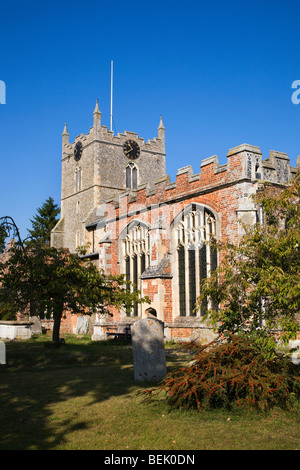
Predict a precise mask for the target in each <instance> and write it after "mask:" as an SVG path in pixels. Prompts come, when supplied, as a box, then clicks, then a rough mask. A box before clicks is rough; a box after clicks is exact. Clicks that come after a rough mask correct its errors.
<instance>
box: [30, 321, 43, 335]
mask: <svg viewBox="0 0 300 470" xmlns="http://www.w3.org/2000/svg"><path fill="white" fill-rule="evenodd" d="M30 321H31V322H32V325H31V327H30V329H31V334H33V335H41V334H42V333H43V331H42V325H41V322H40V319H39V318H38V317H30Z"/></svg>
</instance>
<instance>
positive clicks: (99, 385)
mask: <svg viewBox="0 0 300 470" xmlns="http://www.w3.org/2000/svg"><path fill="white" fill-rule="evenodd" d="M166 349H167V366H168V369H169V370H170V368H171V367H173V366H176V364H177V363H178V362H179V361H182V360H184V359H185V357H184V356H182V355H181V354H177V349H176V348H174V347H173V348H172V349H169V347H167V348H166ZM179 352H180V351H179ZM6 353H7V354H6V357H7V364H6V365H0V449H1V450H6V449H24V450H41V449H44V450H67V449H68V450H92V449H93V450H94V449H98V450H169V451H172V450H204V449H207V450H230V449H232V450H238V449H239V450H250V449H251V450H295V449H299V415H300V413H299V409H294V410H292V411H288V412H287V411H282V410H273V411H272V412H270V413H268V414H265V415H264V414H257V413H255V412H245V411H243V412H241V411H235V412H226V411H215V412H205V413H198V412H193V411H191V412H182V411H179V410H170V409H169V408H168V407H167V405H166V404H165V403H164V401H163V400H162V399H161V400H159V401H157V402H156V403H154V404H148V403H145V402H144V401H143V398H142V397H141V395H139V394H138V392H139V391H140V390H141V388H143V387H141V386H140V385H137V384H136V383H135V382H134V378H133V359H132V350H131V345H130V343H125V342H122V341H107V342H92V341H90V338H89V337H85V338H81V339H78V338H75V337H67V338H66V344H65V345H62V346H61V347H60V348H53V347H52V345H51V342H50V339H49V338H48V337H39V338H36V339H32V340H30V341H26V342H8V343H6Z"/></svg>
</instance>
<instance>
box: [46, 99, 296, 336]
mask: <svg viewBox="0 0 300 470" xmlns="http://www.w3.org/2000/svg"><path fill="white" fill-rule="evenodd" d="M165 133H166V130H165V127H164V124H163V121H162V118H160V122H159V125H158V129H157V137H154V138H153V139H152V140H148V141H147V142H146V141H145V140H144V139H143V138H142V137H140V136H138V135H137V134H136V133H135V132H131V131H124V133H118V134H117V135H114V133H113V131H111V130H108V129H107V127H106V126H104V125H102V124H101V111H100V109H99V105H98V101H97V102H96V106H95V109H94V112H93V126H92V127H91V128H90V132H89V133H87V134H80V135H78V136H77V137H76V138H75V141H74V142H69V134H68V130H67V126H66V125H65V127H64V130H63V133H62V159H61V165H62V180H61V218H60V220H59V221H58V223H57V225H56V226H55V228H54V229H53V231H52V234H51V244H52V246H55V247H57V248H62V247H63V248H68V249H69V250H70V252H75V251H76V250H77V249H78V248H79V247H83V246H85V247H86V249H87V252H86V253H87V254H86V255H83V258H84V256H86V257H88V258H89V259H92V260H93V262H94V263H95V264H96V265H97V266H98V267H99V269H103V270H104V271H105V272H106V273H108V274H124V275H125V276H126V280H127V281H131V282H132V283H133V284H134V285H135V286H136V288H137V289H138V290H140V291H141V293H142V296H148V297H149V299H150V301H151V307H152V308H154V309H155V310H156V312H157V313H156V315H157V318H158V319H160V320H162V321H163V322H164V328H165V338H166V340H174V341H189V340H191V339H195V338H200V339H203V340H207V339H210V338H211V337H212V336H213V332H212V330H211V328H210V327H209V325H207V324H206V323H205V322H204V321H203V312H201V311H195V303H196V299H197V297H198V296H199V294H200V284H201V281H202V280H203V279H204V278H206V277H207V276H209V275H210V273H211V272H212V271H213V270H214V269H216V267H217V266H218V255H217V253H216V252H215V251H214V250H212V249H211V247H210V245H209V244H208V243H206V242H207V241H208V240H209V238H210V236H211V235H212V234H213V235H215V236H216V237H217V238H218V239H219V240H230V241H231V242H233V243H237V242H238V240H239V237H240V236H241V235H242V224H241V223H240V221H242V222H243V223H246V224H253V223H255V222H256V221H258V220H259V218H260V212H259V208H258V207H256V206H255V205H254V203H253V202H252V200H251V198H249V196H250V195H251V194H255V192H256V191H257V190H258V189H259V187H260V185H261V182H262V181H270V182H272V183H273V184H274V185H282V184H286V183H287V182H288V181H289V180H290V179H291V178H292V177H293V175H294V174H295V173H296V171H297V168H298V167H300V161H299V157H298V161H297V168H294V167H291V166H290V160H289V158H288V156H287V155H286V154H285V153H281V152H276V151H273V150H272V151H270V154H269V157H268V158H266V159H264V160H263V159H262V153H261V151H260V148H259V147H256V146H253V145H248V144H241V145H239V146H236V147H233V148H231V149H230V150H229V151H228V154H227V162H226V163H225V164H222V165H220V164H219V162H218V158H217V156H216V155H214V156H212V157H209V158H206V159H205V160H203V161H201V162H199V164H200V171H199V173H197V174H194V173H193V170H192V167H191V166H190V165H189V164H188V162H185V161H184V162H183V164H184V166H183V167H182V168H179V169H178V171H177V174H176V181H170V177H169V175H167V174H166V153H165V138H166V136H165ZM148 307H149V305H148V304H141V305H137V306H136V307H135V308H133V309H132V311H118V310H116V309H112V311H111V313H112V315H111V316H106V317H102V316H101V315H100V314H99V315H97V314H96V315H95V316H94V317H93V320H92V325H93V336H92V339H94V340H100V339H104V338H105V337H106V332H107V331H108V329H109V328H113V327H117V326H120V325H126V326H130V325H132V324H133V323H134V322H135V321H137V320H138V319H141V318H143V317H144V316H145V310H146V309H147V308H148ZM71 317H72V316H71ZM74 321H75V320H73V323H72V320H70V323H69V326H68V327H69V332H71V333H73V332H74ZM72 329H73V330H72Z"/></svg>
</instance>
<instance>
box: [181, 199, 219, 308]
mask: <svg viewBox="0 0 300 470" xmlns="http://www.w3.org/2000/svg"><path fill="white" fill-rule="evenodd" d="M215 234H216V220H215V217H214V215H213V214H212V212H211V211H209V210H208V209H206V208H205V207H204V206H201V205H199V204H190V205H189V206H187V207H186V208H185V209H184V210H183V211H182V212H181V213H180V214H178V216H177V217H176V218H175V220H174V223H173V237H172V239H173V241H172V243H173V263H174V277H173V283H174V285H173V287H174V292H175V298H176V299H175V308H176V304H177V308H178V311H179V315H180V316H196V312H194V309H195V304H196V300H197V297H199V295H200V285H201V282H202V280H203V279H205V278H207V277H208V276H209V275H210V273H211V272H213V271H214V270H215V269H216V268H217V265H218V258H217V253H216V251H215V250H213V249H212V248H211V246H210V245H209V244H208V243H206V242H207V241H208V240H209V238H210V237H211V236H212V235H215ZM176 300H177V302H176ZM205 310H206V305H205V302H204V303H203V305H202V308H201V312H200V314H201V315H203V314H204V313H205Z"/></svg>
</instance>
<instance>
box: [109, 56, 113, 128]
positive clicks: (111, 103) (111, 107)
mask: <svg viewBox="0 0 300 470" xmlns="http://www.w3.org/2000/svg"><path fill="white" fill-rule="evenodd" d="M112 118H113V61H111V82H110V130H111V131H112Z"/></svg>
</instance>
